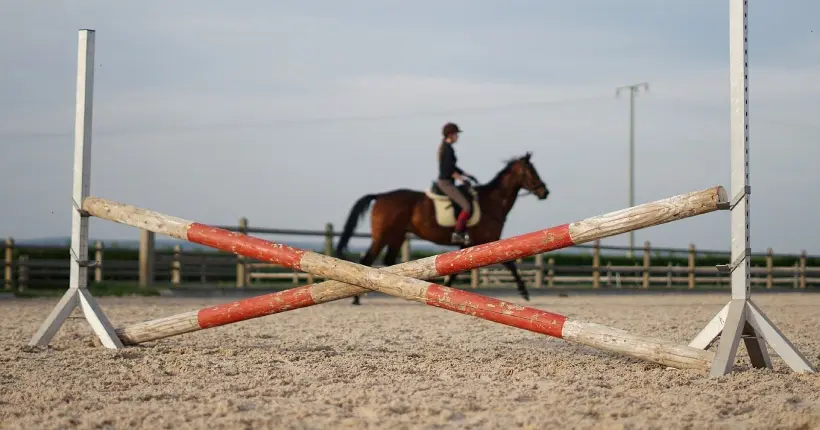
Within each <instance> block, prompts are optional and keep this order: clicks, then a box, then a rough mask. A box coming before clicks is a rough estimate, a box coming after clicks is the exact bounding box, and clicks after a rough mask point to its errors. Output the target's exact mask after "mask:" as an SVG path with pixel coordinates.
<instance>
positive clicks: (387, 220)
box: [336, 153, 549, 305]
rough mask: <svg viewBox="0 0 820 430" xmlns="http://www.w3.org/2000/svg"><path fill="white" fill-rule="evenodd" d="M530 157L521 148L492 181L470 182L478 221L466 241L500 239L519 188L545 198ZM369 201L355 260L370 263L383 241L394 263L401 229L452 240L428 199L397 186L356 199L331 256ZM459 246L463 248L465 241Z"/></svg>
mask: <svg viewBox="0 0 820 430" xmlns="http://www.w3.org/2000/svg"><path fill="white" fill-rule="evenodd" d="M531 156H532V154H531V153H527V154H526V155H524V156H523V157H519V158H515V159H513V160H511V161H509V162H507V165H506V166H505V167H504V168H503V169H502V170H501V171H500V172H499V173H498V174H497V175H496V176H495V178H493V180H491V181H490V182H488V183H486V184H483V185H478V186H476V187H475V191H476V192H477V197H478V202H479V208H480V213H481V218H480V220H479V222H478V224H476V225H474V226H471V227H468V233H469V235H470V241H471V244H470V245H469V246H472V245H480V244H482V243H487V242H494V241H496V240H499V239H500V238H501V230H502V229H503V228H504V222H505V221H506V220H507V214H508V213H509V212H510V210H512V207H513V204H515V200H516V198H518V193H519V191H520V190H521V189H525V190H527V191H529V192H531V193H533V194H535V195H536V196H537V197H538V199H539V200H544V199H546V198H547V195H548V194H549V190H548V189H547V186H546V185H545V184H544V182H543V181H542V180H541V178H540V177H539V176H538V172H537V171H536V170H535V166H533V165H532V163H531V162H530V157H531ZM373 201H375V204H374V205H373V211H372V213H371V216H370V218H371V222H370V224H371V234H372V241H371V244H370V248H369V249H368V250H367V253H365V255H364V256H362V258H361V259H360V260H359V263H360V264H363V265H366V266H370V265H371V264H373V262H374V261H376V258H378V256H379V254H380V253H381V251H382V249H383V248H384V247H385V246H387V252H386V254H385V256H384V264H385V265H387V266H392V265H394V264H396V258H397V257H398V254H399V251H400V250H401V246H402V244H403V243H404V240H405V235H406V233H407V232H410V233H413V234H414V235H416V236H417V237H418V238H420V239H424V240H427V241H430V242H433V243H435V244H439V245H445V246H446V245H452V243H451V240H452V239H451V235H452V233H453V227H442V226H440V225H439V224H438V223H437V222H436V216H435V212H434V211H435V208H434V205H433V202H432V200H430V198H429V197H427V196H426V195H425V193H423V192H420V191H416V190H409V189H397V190H392V191H387V192H384V193H379V194H368V195H365V196H363V197H361V198H360V199H359V200H358V201H356V203H355V204H354V205H353V208H352V209H351V211H350V215H348V218H347V222H346V223H345V226H344V230H343V232H342V234H341V237H340V238H339V243H338V244H337V245H336V256H337V257H339V258H342V256H343V255H344V250H345V248H346V247H347V244H348V242H349V241H350V237H351V236H352V235H353V230H355V228H356V224H358V221H359V219H360V218H361V217H362V216H363V215H364V212H365V211H366V210H367V209H368V207H369V206H370V203H371V202H373ZM460 247H461V248H464V247H465V245H462V246H460ZM503 264H504V266H505V267H506V268H507V269H509V270H510V272H512V275H513V278H515V282H516V285H517V286H518V292H519V293H520V294H521V296H522V297H523V298H524V299H525V300H529V292H528V291H527V287H526V285H525V284H524V281H523V280H522V279H521V276H519V274H518V268H517V267H516V264H515V262H514V261H509V262H506V263H503ZM455 277H456V274H453V275H451V276H449V277H448V279H447V282H446V285H447V286H450V285H451V284H452V283H453V281H454V280H455ZM353 304H354V305H358V304H359V297H358V296H356V297H354V299H353Z"/></svg>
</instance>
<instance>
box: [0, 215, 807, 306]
mask: <svg viewBox="0 0 820 430" xmlns="http://www.w3.org/2000/svg"><path fill="white" fill-rule="evenodd" d="M245 226H247V224H245ZM223 228H224V227H223ZM234 229H235V230H239V229H236V228H234ZM260 230H261V231H260ZM244 232H245V233H255V234H287V235H293V234H294V233H295V234H301V235H324V236H325V238H326V240H325V244H324V245H325V246H324V248H325V249H324V252H325V253H330V252H331V251H332V244H333V242H332V241H333V237H334V236H335V235H336V234H334V233H333V229H332V226H330V225H329V226H328V227H327V228H326V229H325V231H322V232H315V231H306V230H299V231H294V230H279V229H276V230H274V229H256V231H251V230H250V229H245V231H244ZM358 237H368V236H367V235H363V234H360V235H358ZM411 239H412V238H409V239H408V241H406V242H405V246H404V247H403V250H402V258H401V259H402V261H408V260H409V259H410V257H411V253H410V245H409V242H410V240H411ZM575 248H586V249H589V253H588V254H587V256H586V257H585V258H586V260H588V261H589V263H588V264H556V257H561V256H564V257H565V258H566V254H560V253H548V254H541V255H537V256H535V257H532V258H528V259H524V260H519V261H518V264H519V272H520V274H521V276H522V277H523V279H524V281H525V282H527V284H528V285H529V286H530V287H534V288H553V287H559V286H568V285H590V286H591V287H592V288H602V287H603V288H649V287H650V286H663V287H668V288H673V287H674V288H696V287H698V286H719V287H726V286H728V285H729V275H728V273H721V272H720V271H718V269H717V267H716V266H715V265H714V264H710V265H706V264H704V263H703V262H701V265H698V260H704V259H705V260H709V261H713V260H714V255H716V254H717V255H722V256H724V257H725V259H726V260H728V252H720V251H698V250H697V249H696V248H695V246H694V245H691V246H690V247H689V248H688V249H683V250H682V249H652V248H651V246H650V243H649V242H646V243H645V244H644V248H643V250H642V258H639V259H637V260H636V261H634V263H633V264H632V265H626V264H620V265H618V264H613V263H612V262H611V260H623V259H624V257H623V255H619V256H612V255H606V254H604V253H603V252H602V251H621V252H623V251H625V250H626V249H627V248H625V247H618V246H602V245H601V244H600V242H599V241H596V242H594V243H593V244H590V245H580V246H576V247H575ZM38 249H39V250H40V251H42V249H43V247H40V248H38V247H31V246H27V247H24V248H20V249H17V247H16V245H15V243H14V241H13V240H11V239H8V240H6V242H5V252H4V256H5V270H4V284H5V288H6V289H14V288H17V289H21V290H22V289H26V288H45V287H59V288H65V285H66V284H67V281H68V274H69V260H68V258H62V257H61V258H55V257H53V256H51V257H43V258H40V257H38V258H33V254H35V253H37V251H38ZM46 249H47V248H46ZM51 250H52V252H51V254H54V253H55V252H56V251H58V250H62V251H63V252H65V254H64V255H66V256H67V255H68V249H67V248H66V247H61V248H51ZM114 251H115V250H114V249H109V250H108V251H107V250H106V249H105V248H104V246H103V244H102V243H100V242H97V243H96V244H95V245H94V246H93V248H92V249H91V256H92V257H93V259H94V261H95V264H94V266H93V267H91V268H90V269H89V282H91V283H94V282H97V283H99V282H106V281H112V282H134V281H137V282H139V284H140V285H142V286H144V287H148V286H152V285H154V284H155V283H162V284H166V285H170V286H179V285H182V284H209V285H214V284H222V285H230V286H236V287H239V288H241V287H245V286H249V285H266V284H267V285H269V284H273V283H278V284H280V285H281V284H282V283H283V282H284V283H289V284H293V285H297V284H302V283H312V282H317V281H321V280H323V279H321V278H316V277H313V276H312V275H310V274H306V273H303V272H298V271H293V270H289V269H285V268H282V267H279V266H276V265H272V264H268V263H264V262H261V261H256V260H251V259H246V258H245V257H242V256H237V255H234V254H229V253H222V252H216V251H207V252H202V251H200V252H197V251H185V252H183V251H182V250H181V249H180V247H179V246H176V247H174V248H173V249H167V250H157V249H155V246H154V237H153V234H152V233H150V232H146V231H141V232H140V249H139V250H138V251H137V252H135V251H133V250H122V249H116V252H117V253H119V254H120V255H119V257H118V258H114V259H107V258H106V252H114ZM41 253H42V252H41ZM124 253H126V254H130V257H129V256H127V255H126V256H123V255H122V254H124ZM653 253H654V254H655V257H653ZM663 253H666V254H669V255H680V254H682V253H683V254H686V257H685V258H675V259H674V260H675V262H674V263H673V262H672V260H673V259H672V258H669V257H667V258H662V257H659V255H661V254H663ZM589 254H591V255H589ZM704 254H705V256H704ZM15 255H16V257H15ZM135 257H136V258H135ZM590 257H591V258H590ZM784 259H785V260H787V261H793V262H792V263H791V264H788V265H780V266H775V264H774V262H775V260H784ZM755 260H756V261H757V262H758V263H757V264H753V267H752V271H751V276H752V284H753V286H756V287H765V288H773V287H775V286H786V287H793V288H806V287H809V286H820V264H818V265H817V266H816V267H808V266H807V265H808V262H809V261H812V262H817V261H820V258H817V257H809V256H808V255H806V252H803V253H802V254H800V255H787V256H783V255H777V256H776V255H775V254H774V253H773V252H772V250H771V249H769V250H768V252H767V253H766V254H764V255H753V261H755ZM630 261H632V260H630ZM653 261H655V262H656V264H655V265H653ZM659 261H660V262H664V261H666V262H665V264H657V263H658V262H659ZM377 267H378V265H377ZM458 279H459V280H458V281H457V282H458V283H463V282H469V285H470V287H472V288H481V287H487V286H512V285H513V283H514V280H513V277H512V275H511V274H510V272H509V271H508V270H507V269H505V268H504V267H503V266H501V265H496V266H491V267H487V268H482V269H475V270H471V271H470V272H469V273H465V274H462V275H459V278H458Z"/></svg>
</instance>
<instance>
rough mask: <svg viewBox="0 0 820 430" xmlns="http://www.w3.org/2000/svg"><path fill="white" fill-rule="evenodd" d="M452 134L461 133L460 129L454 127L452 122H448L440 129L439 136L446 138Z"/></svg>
mask: <svg viewBox="0 0 820 430" xmlns="http://www.w3.org/2000/svg"><path fill="white" fill-rule="evenodd" d="M453 133H461V129H460V128H458V126H457V125H455V124H454V123H452V122H448V123H447V124H444V128H442V129H441V134H442V135H443V136H444V137H447V136H449V135H451V134H453Z"/></svg>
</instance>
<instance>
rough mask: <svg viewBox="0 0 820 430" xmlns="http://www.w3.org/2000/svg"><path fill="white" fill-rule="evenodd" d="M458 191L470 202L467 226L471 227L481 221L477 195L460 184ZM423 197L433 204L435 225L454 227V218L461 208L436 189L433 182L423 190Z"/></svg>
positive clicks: (466, 186) (471, 189) (465, 185)
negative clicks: (425, 196)
mask: <svg viewBox="0 0 820 430" xmlns="http://www.w3.org/2000/svg"><path fill="white" fill-rule="evenodd" d="M457 188H458V190H459V191H461V193H462V194H464V195H465V196H467V201H469V202H470V207H469V208H468V209H469V210H470V213H471V215H470V219H469V220H467V226H468V227H472V226H474V225H476V224H478V222H479V221H481V208H480V207H479V204H478V193H477V192H476V191H475V190H474V189H473V188H472V187H470V186H469V185H467V184H461V185H459V186H458V187H457ZM424 194H425V195H427V198H429V199H430V200H431V201H432V202H433V207H434V208H435V213H436V223H438V225H440V226H441V227H455V225H456V217H458V214H459V212H461V207H460V206H459V205H458V204H457V203H456V202H454V201H453V200H452V199H451V198H450V197H449V196H448V195H447V194H444V192H443V191H441V189H440V188H439V187H438V184H436V182H435V181H433V183H432V184H431V185H430V188H428V189H427V190H425V192H424Z"/></svg>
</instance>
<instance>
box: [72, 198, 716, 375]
mask: <svg viewBox="0 0 820 430" xmlns="http://www.w3.org/2000/svg"><path fill="white" fill-rule="evenodd" d="M673 199H674V198H673ZM725 200H726V195H725V192H724V191H723V189H722V188H721V187H716V188H713V189H709V190H704V191H701V192H695V193H690V195H688V196H687V198H683V199H679V201H677V203H678V204H682V203H684V202H685V204H684V205H683V206H684V207H683V208H680V209H682V210H680V211H674V210H673V211H669V209H670V208H669V206H670V205H673V203H672V202H673V201H675V200H668V201H667V202H666V204H663V205H661V207H656V208H654V210H651V211H647V212H643V211H639V212H638V213H637V214H635V213H634V211H635V208H630V209H628V210H625V211H619V212H617V213H616V215H614V216H613V215H604V216H602V217H607V219H600V218H601V217H598V218H599V219H595V220H584V221H579V222H576V223H572V224H565V225H562V226H558V227H553V228H551V229H547V230H542V231H539V232H534V233H529V234H524V235H521V236H516V237H513V238H509V239H506V241H507V242H506V243H505V246H502V247H500V248H499V245H498V244H499V243H503V242H504V241H498V242H494V243H491V244H485V245H480V246H476V247H472V248H468V249H464V250H460V251H455V252H452V253H447V254H442V255H439V256H435V257H431V258H426V259H421V260H415V261H413V262H410V263H405V264H404V265H405V266H408V269H410V270H411V271H412V272H414V273H413V275H414V276H417V277H419V278H432V277H437V276H439V275H441V274H443V273H446V272H447V271H449V272H450V273H457V272H461V271H463V270H465V269H469V268H472V267H476V266H478V267H481V266H486V265H490V264H495V263H496V262H502V261H510V260H513V259H516V258H521V257H523V256H528V255H534V254H536V253H538V252H543V250H544V249H545V248H546V249H551V248H560V247H568V246H573V245H577V244H579V243H581V241H583V242H588V241H591V240H594V239H595V238H596V237H600V236H601V235H602V230H608V229H607V226H609V229H612V230H614V231H618V230H620V231H623V230H629V229H630V228H632V226H634V225H636V224H637V225H642V226H647V225H657V224H658V223H660V222H662V221H661V220H664V219H668V220H669V221H672V220H674V219H680V217H682V216H683V215H684V214H692V215H694V214H700V213H706V212H711V211H714V210H717V209H718V207H719V206H720V204H721V203H723V202H725ZM83 208H84V209H85V210H86V211H87V212H88V213H89V214H90V215H93V216H96V217H98V218H103V219H107V220H110V221H115V222H119V223H123V224H127V225H133V226H141V227H142V228H147V229H150V230H151V231H154V232H158V233H161V234H165V235H168V236H171V237H177V238H180V239H185V240H188V241H190V242H193V243H198V244H201V245H205V246H208V247H211V248H215V249H220V250H223V251H231V252H234V253H238V254H242V255H245V256H247V257H251V258H255V259H257V260H260V261H267V262H270V263H273V264H279V265H281V266H284V267H288V268H291V269H294V270H301V271H304V272H307V273H313V274H315V275H317V276H323V277H326V278H329V279H334V280H336V281H337V282H340V283H345V284H348V285H349V286H350V287H354V286H358V287H357V288H358V289H359V290H360V291H361V290H364V291H371V290H372V291H379V292H382V293H385V294H389V295H392V296H396V297H401V298H404V299H406V300H412V301H417V302H420V303H423V304H427V305H429V306H434V307H440V308H444V309H447V310H450V311H453V312H458V313H462V314H466V315H471V316H474V317H478V318H482V319H486V320H488V321H493V322H497V323H500V324H505V325H508V326H512V327H517V328H521V329H524V330H529V331H533V332H537V333H541V334H545V335H548V336H552V337H557V338H561V339H565V340H568V341H574V342H577V343H581V344H583V345H587V346H591V347H595V348H598V349H602V350H606V351H610V352H614V353H618V354H623V355H626V356H629V357H633V358H638V359H642V360H647V361H651V362H655V363H658V364H662V365H665V366H670V367H676V368H685V369H700V370H707V369H709V367H710V365H711V362H712V359H713V358H714V353H712V352H711V351H704V350H700V349H697V348H692V347H689V346H684V345H677V344H674V343H672V342H668V341H664V340H660V339H654V338H650V337H645V336H637V335H632V334H629V333H627V332H625V331H623V330H620V329H616V328H611V327H607V326H603V325H599V324H593V323H587V322H580V321H573V320H570V319H568V318H567V317H565V316H563V315H559V314H555V313H551V312H547V311H542V310H538V309H535V308H529V307H523V306H519V305H516V304H513V303H510V302H506V301H502V300H498V299H494V298H490V297H486V296H482V295H478V294H474V293H469V292H466V291H462V290H457V289H453V288H448V287H444V286H441V285H438V284H433V283H429V282H428V281H424V280H422V279H415V278H411V277H407V276H405V275H404V274H397V273H395V272H396V271H391V270H380V269H374V268H371V267H367V266H363V265H360V264H356V263H352V262H348V261H345V260H340V259H336V258H332V257H329V256H326V255H322V254H319V253H316V252H312V251H305V250H301V249H297V248H293V247H290V246H287V245H283V244H278V243H272V242H269V241H266V240H262V239H259V238H255V237H251V236H245V235H240V234H237V233H234V232H230V231H227V230H224V229H220V228H216V227H212V226H208V225H204V224H200V223H196V222H191V221H187V220H183V219H181V218H176V217H171V216H168V215H163V214H160V213H157V212H154V211H150V210H146V209H140V208H137V207H134V206H130V205H125V204H121V203H117V202H113V201H110V200H104V199H99V198H96V197H89V198H87V199H86V200H85V202H84V204H83ZM670 212H671V213H672V215H671V217H670V216H669V215H668V214H669V213H670ZM641 214H642V215H644V216H645V217H641V216H640V215H641ZM664 215H666V216H664ZM692 215H690V216H692ZM669 221H666V222H669ZM627 226H629V227H627ZM514 254H518V255H514ZM362 287H364V288H362ZM312 288H313V286H305V287H298V288H294V289H291V290H288V291H285V292H283V293H285V294H283V296H284V297H282V298H283V300H281V301H279V302H278V303H276V304H275V306H274V309H277V308H293V307H304V306H309V305H311V304H316V303H317V302H318V301H317V300H316V298H315V297H314V296H313V294H312V292H311V289H312ZM284 298H288V299H290V300H284ZM202 311H204V312H206V313H209V318H207V319H210V320H211V321H212V322H214V323H219V322H221V321H223V320H225V319H228V320H232V319H233V318H235V314H236V313H243V311H244V309H241V308H239V309H237V308H234V309H231V308H230V307H228V308H227V309H226V308H222V307H219V306H217V307H211V308H208V309H203V310H202ZM202 311H200V312H202ZM199 316H200V315H199V314H198V313H197V320H198V322H200V321H199ZM244 319H247V318H244ZM171 320H172V319H170V318H164V319H163V320H162V326H163V328H167V323H168V322H170V321H171ZM176 322H180V321H179V320H177V321H176ZM157 328H158V327H155V330H154V331H157V330H156V329H157ZM176 329H177V330H178V327H176ZM159 331H163V332H165V333H167V330H163V329H160V330H159ZM175 331H176V330H175ZM120 333H121V332H120ZM120 333H118V335H120ZM121 339H122V336H121Z"/></svg>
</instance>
